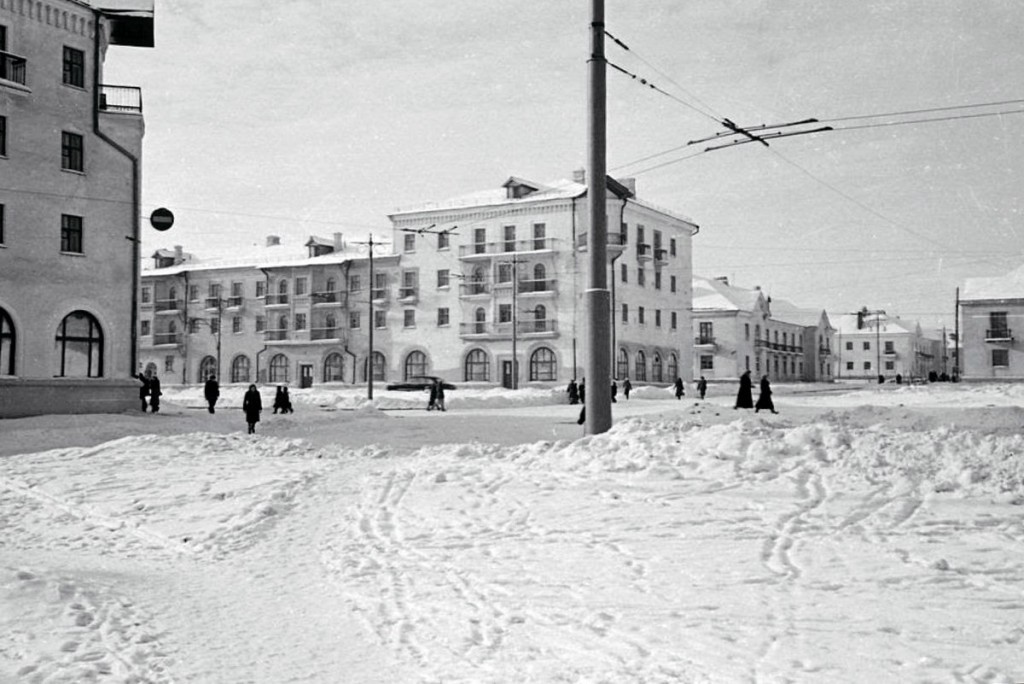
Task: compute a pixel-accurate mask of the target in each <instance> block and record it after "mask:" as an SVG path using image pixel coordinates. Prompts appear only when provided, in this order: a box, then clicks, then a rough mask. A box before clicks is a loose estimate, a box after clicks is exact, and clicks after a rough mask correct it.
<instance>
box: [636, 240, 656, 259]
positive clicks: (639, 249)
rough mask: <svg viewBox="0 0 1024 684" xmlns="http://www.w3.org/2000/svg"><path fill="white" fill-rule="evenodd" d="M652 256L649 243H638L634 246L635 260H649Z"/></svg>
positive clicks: (652, 251)
mask: <svg viewBox="0 0 1024 684" xmlns="http://www.w3.org/2000/svg"><path fill="white" fill-rule="evenodd" d="M653 258H654V250H653V249H651V246H650V245H645V244H638V245H637V246H636V260H637V261H650V260H651V259H653Z"/></svg>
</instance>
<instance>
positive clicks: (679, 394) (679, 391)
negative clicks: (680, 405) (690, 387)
mask: <svg viewBox="0 0 1024 684" xmlns="http://www.w3.org/2000/svg"><path fill="white" fill-rule="evenodd" d="M675 387H676V399H682V398H683V397H684V396H686V389H684V388H683V380H682V378H676V382H675Z"/></svg>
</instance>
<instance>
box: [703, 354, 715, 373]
mask: <svg viewBox="0 0 1024 684" xmlns="http://www.w3.org/2000/svg"><path fill="white" fill-rule="evenodd" d="M700 369H701V370H702V371H709V370H714V369H715V357H714V356H711V355H710V354H701V357H700Z"/></svg>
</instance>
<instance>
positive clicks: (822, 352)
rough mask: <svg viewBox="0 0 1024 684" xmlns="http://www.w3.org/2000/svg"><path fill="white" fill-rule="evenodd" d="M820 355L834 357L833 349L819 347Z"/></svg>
mask: <svg viewBox="0 0 1024 684" xmlns="http://www.w3.org/2000/svg"><path fill="white" fill-rule="evenodd" d="M818 354H820V355H821V356H831V355H832V348H831V347H818Z"/></svg>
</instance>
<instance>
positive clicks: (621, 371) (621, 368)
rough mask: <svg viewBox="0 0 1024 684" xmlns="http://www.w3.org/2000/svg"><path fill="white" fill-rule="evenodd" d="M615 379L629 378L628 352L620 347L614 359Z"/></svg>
mask: <svg viewBox="0 0 1024 684" xmlns="http://www.w3.org/2000/svg"><path fill="white" fill-rule="evenodd" d="M615 377H617V378H622V379H625V378H628V377H629V352H627V351H626V350H625V349H624V348H622V347H620V348H619V353H618V355H617V356H616V357H615Z"/></svg>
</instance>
